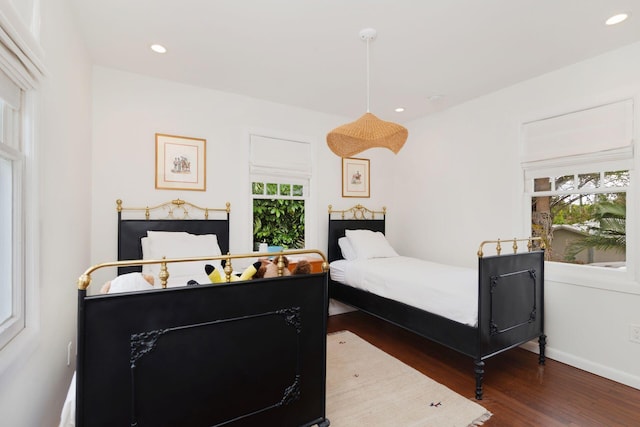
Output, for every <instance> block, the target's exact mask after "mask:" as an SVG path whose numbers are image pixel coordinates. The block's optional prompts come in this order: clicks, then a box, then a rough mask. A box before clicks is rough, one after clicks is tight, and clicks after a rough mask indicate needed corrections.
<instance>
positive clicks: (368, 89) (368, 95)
mask: <svg viewBox="0 0 640 427" xmlns="http://www.w3.org/2000/svg"><path fill="white" fill-rule="evenodd" d="M370 41H371V38H370V37H367V113H369V112H370V111H369V102H370V98H371V95H370V90H371V89H370V88H369V79H370V72H369V42H370Z"/></svg>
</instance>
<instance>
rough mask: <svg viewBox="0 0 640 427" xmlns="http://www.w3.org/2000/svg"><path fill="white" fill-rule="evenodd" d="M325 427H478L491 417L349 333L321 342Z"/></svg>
mask: <svg viewBox="0 0 640 427" xmlns="http://www.w3.org/2000/svg"><path fill="white" fill-rule="evenodd" d="M326 415H327V418H329V421H330V422H331V427H351V426H354V427H355V426H357V427H361V426H378V427H382V426H389V427H418V426H420V427H423V426H429V427H438V426H443V427H444V426H446V427H453V426H478V425H481V424H483V423H484V422H485V421H486V420H488V419H489V417H491V413H490V412H488V411H487V410H486V409H484V408H483V407H482V406H480V405H478V404H477V403H475V402H474V401H472V400H470V399H467V398H465V397H463V396H460V395H459V394H457V393H455V392H454V391H452V390H450V389H448V388H447V387H445V386H443V385H441V384H439V383H437V382H435V381H433V380H432V379H430V378H429V377H427V376H425V375H423V374H422V373H420V372H419V371H417V370H415V369H413V368H412V367H410V366H408V365H405V364H404V363H402V362H401V361H399V360H398V359H396V358H394V357H392V356H390V355H389V354H387V353H385V352H384V351H382V350H380V349H378V348H377V347H375V346H373V345H372V344H370V343H368V342H367V341H365V340H363V339H362V338H360V337H359V336H357V335H355V334H354V333H352V332H349V331H342V332H336V333H333V334H329V335H328V336H327V408H326Z"/></svg>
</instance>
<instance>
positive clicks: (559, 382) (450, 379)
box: [328, 312, 640, 427]
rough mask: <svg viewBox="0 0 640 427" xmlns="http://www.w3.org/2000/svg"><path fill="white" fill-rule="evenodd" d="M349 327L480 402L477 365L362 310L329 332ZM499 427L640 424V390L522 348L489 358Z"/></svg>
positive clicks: (488, 401) (493, 423)
mask: <svg viewBox="0 0 640 427" xmlns="http://www.w3.org/2000/svg"><path fill="white" fill-rule="evenodd" d="M341 330H349V331H351V332H353V333H355V334H357V335H358V336H360V337H361V338H363V339H365V340H367V341H369V342H370V343H371V344H373V345H375V346H376V347H378V348H380V349H381V350H384V351H385V352H387V353H389V354H391V355H392V356H394V357H395V358H397V359H399V360H401V361H403V362H404V363H406V364H408V365H410V366H412V367H413V368H414V369H417V370H418V371H420V372H422V373H424V374H425V375H427V376H428V377H430V378H431V379H433V380H435V381H438V382H439V383H441V384H443V385H445V386H447V387H449V388H450V389H452V390H454V391H455V392H457V393H459V394H461V395H463V396H466V397H468V398H469V399H473V400H474V401H475V399H474V393H475V379H474V374H473V360H472V359H471V358H469V357H467V356H464V355H461V354H459V353H457V352H455V351H453V350H450V349H448V348H446V347H443V346H441V345H438V344H435V343H433V342H430V341H428V340H426V339H423V338H420V337H419V336H417V335H415V334H413V333H411V332H408V331H405V330H404V329H401V328H398V327H396V326H394V325H391V324H389V323H387V322H383V321H381V320H379V319H377V318H375V317H372V316H369V315H367V314H364V313H362V312H350V313H345V314H339V315H334V316H329V320H328V331H329V332H330V333H331V332H337V331H341ZM477 402H478V403H479V404H481V405H482V406H484V407H485V408H486V409H487V410H489V411H490V412H491V413H493V417H491V419H490V420H489V421H487V422H486V423H485V425H486V426H487V427H497V426H510V427H511V426H536V427H537V426H640V390H636V389H634V388H632V387H628V386H625V385H622V384H619V383H616V382H614V381H610V380H607V379H605V378H602V377H599V376H597V375H593V374H590V373H588V372H585V371H582V370H580V369H576V368H573V367H571V366H568V365H565V364H563V363H560V362H556V361H554V360H551V359H549V358H547V362H546V365H545V366H544V367H540V366H539V365H538V356H537V354H534V353H532V352H529V351H527V350H523V349H520V348H516V349H512V350H510V351H507V352H505V353H502V354H499V355H497V356H494V357H492V358H489V359H488V360H487V361H486V364H485V376H484V399H483V400H481V401H477ZM399 427H401V426H399Z"/></svg>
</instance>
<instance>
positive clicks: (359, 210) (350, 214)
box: [327, 205, 387, 262]
mask: <svg viewBox="0 0 640 427" xmlns="http://www.w3.org/2000/svg"><path fill="white" fill-rule="evenodd" d="M386 214H387V208H386V207H383V208H382V210H381V211H372V210H370V209H367V208H365V207H364V206H362V205H355V206H353V207H352V208H349V209H345V210H336V209H333V207H332V206H331V205H329V237H328V240H327V246H328V247H327V258H328V260H329V262H331V261H335V260H338V259H342V252H341V251H340V247H339V246H338V239H339V238H340V237H344V235H345V230H362V229H366V230H371V231H380V232H382V233H384V232H385V219H386Z"/></svg>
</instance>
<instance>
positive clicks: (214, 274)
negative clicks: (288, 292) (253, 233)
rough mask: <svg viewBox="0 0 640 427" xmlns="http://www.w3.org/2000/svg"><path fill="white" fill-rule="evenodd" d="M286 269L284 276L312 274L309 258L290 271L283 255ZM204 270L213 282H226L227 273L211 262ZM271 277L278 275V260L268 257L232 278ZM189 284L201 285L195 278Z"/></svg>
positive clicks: (236, 280)
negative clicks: (274, 260)
mask: <svg viewBox="0 0 640 427" xmlns="http://www.w3.org/2000/svg"><path fill="white" fill-rule="evenodd" d="M283 262H284V269H283V270H282V275H283V276H289V275H292V274H293V275H295V274H310V273H311V264H310V263H309V261H307V260H300V261H298V263H297V264H296V268H295V269H294V270H293V272H291V271H289V268H288V267H289V259H288V258H287V257H283ZM225 264H226V262H225V260H222V268H224V266H225ZM204 271H205V273H207V276H208V277H209V280H211V283H225V282H226V279H225V274H224V272H221V271H220V270H219V269H217V268H215V267H214V266H213V265H211V264H207V265H205V266H204ZM269 277H278V264H277V262H273V261H271V260H268V259H261V260H260V261H257V262H254V263H253V264H251V265H250V266H249V267H247V268H246V269H245V270H244V271H243V272H242V274H240V275H239V276H236V275H235V274H232V275H231V277H230V280H231V281H232V282H239V281H242V280H251V279H263V278H265V279H266V278H269ZM188 285H199V283H198V282H196V281H195V280H190V281H189V283H188Z"/></svg>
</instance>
